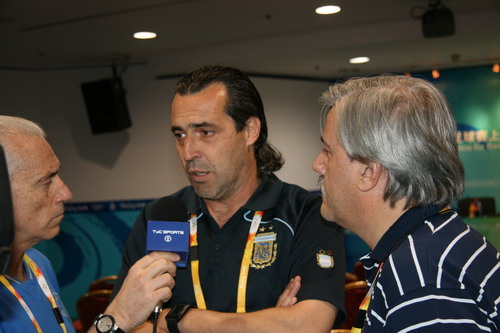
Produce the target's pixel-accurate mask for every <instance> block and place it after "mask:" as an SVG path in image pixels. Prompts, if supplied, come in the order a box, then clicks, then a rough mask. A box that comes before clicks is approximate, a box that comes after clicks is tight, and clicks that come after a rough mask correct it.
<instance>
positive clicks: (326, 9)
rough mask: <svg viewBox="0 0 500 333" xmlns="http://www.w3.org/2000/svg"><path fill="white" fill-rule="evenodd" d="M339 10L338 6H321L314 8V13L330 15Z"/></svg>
mask: <svg viewBox="0 0 500 333" xmlns="http://www.w3.org/2000/svg"><path fill="white" fill-rule="evenodd" d="M338 12H340V7H339V6H321V7H318V8H316V14H320V15H330V14H336V13H338Z"/></svg>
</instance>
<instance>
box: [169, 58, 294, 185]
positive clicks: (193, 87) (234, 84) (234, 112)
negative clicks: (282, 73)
mask: <svg viewBox="0 0 500 333" xmlns="http://www.w3.org/2000/svg"><path fill="white" fill-rule="evenodd" d="M215 83H219V84H222V85H224V87H225V88H226V91H227V93H228V100H227V101H226V113H227V114H228V115H229V116H230V117H231V118H233V120H234V122H235V125H236V131H237V132H240V131H241V130H242V129H243V128H244V127H245V126H246V122H247V120H248V119H249V118H250V117H257V118H258V119H259V120H260V135H259V137H258V138H257V141H256V142H255V145H254V151H255V159H256V160H257V172H258V174H257V176H258V177H259V178H264V179H265V178H268V177H269V176H270V175H271V174H272V173H273V172H275V171H278V170H279V169H281V167H282V166H283V164H284V159H283V156H282V155H281V153H280V152H279V151H278V150H277V149H276V148H275V147H274V146H272V145H271V144H270V143H269V142H267V122H266V115H265V114H264V105H263V104H262V99H261V97H260V94H259V92H258V91H257V88H255V85H254V84H253V83H252V81H250V79H249V78H248V76H247V75H245V74H244V73H243V72H241V71H240V70H238V69H236V68H231V67H224V66H214V65H208V66H203V67H200V68H197V69H195V70H193V71H191V72H189V73H187V74H186V75H184V76H183V77H182V78H181V79H180V80H179V82H177V86H176V89H175V92H176V94H179V95H181V96H185V95H190V94H195V93H197V92H200V91H202V90H203V89H205V88H207V87H208V86H210V85H212V84H215Z"/></svg>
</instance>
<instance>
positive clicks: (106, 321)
mask: <svg viewBox="0 0 500 333" xmlns="http://www.w3.org/2000/svg"><path fill="white" fill-rule="evenodd" d="M113 325H114V320H113V318H112V317H111V316H108V315H105V316H102V317H101V319H99V320H98V321H97V325H96V328H97V331H98V332H103V333H104V332H109V331H110V330H111V329H112V328H113Z"/></svg>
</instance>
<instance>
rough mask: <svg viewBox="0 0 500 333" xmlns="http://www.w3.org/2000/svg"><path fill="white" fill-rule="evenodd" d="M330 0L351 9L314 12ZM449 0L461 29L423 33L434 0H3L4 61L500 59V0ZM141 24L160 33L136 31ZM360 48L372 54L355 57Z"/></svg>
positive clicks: (313, 72)
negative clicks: (415, 13)
mask: <svg viewBox="0 0 500 333" xmlns="http://www.w3.org/2000/svg"><path fill="white" fill-rule="evenodd" d="M430 1H432V2H433V3H435V2H436V0H430ZM325 3H329V4H336V5H340V6H341V7H342V11H341V12H340V13H339V14H336V15H329V16H320V15H317V14H315V13H314V9H315V7H316V6H317V5H320V4H325ZM443 3H444V4H445V5H446V6H447V7H448V8H450V9H451V10H452V11H453V13H454V17H455V25H456V34H455V35H453V36H449V37H440V38H424V37H423V33H422V26H421V21H420V20H419V19H414V18H412V17H411V11H412V8H414V7H417V6H420V7H423V8H427V7H428V4H429V0H288V1H285V0H252V1H243V0H86V1H77V0H45V1H41V0H0V45H1V51H0V68H4V69H11V68H12V69H26V70H52V69H57V68H79V67H93V66H108V65H110V64H111V63H113V62H115V63H116V64H117V65H119V66H122V65H125V66H126V65H134V64H143V63H147V64H148V65H149V66H151V70H152V72H153V74H154V75H157V76H161V75H165V76H169V75H177V74H181V73H184V72H186V71H188V70H191V69H193V68H194V67H196V66H199V65H203V64H208V63H210V64H222V65H229V66H234V67H237V68H240V69H242V70H244V71H246V72H249V73H260V74H265V75H276V76H292V77H310V78H326V79H331V78H337V77H342V76H350V75H367V74H373V73H384V72H406V71H422V70H429V69H432V68H433V67H435V66H437V67H440V68H456V67H464V66H467V67H468V66H476V65H485V64H491V63H493V62H495V61H500V0H443ZM419 12H420V13H421V12H422V10H420V11H419ZM141 30H147V31H155V32H157V33H158V38H156V39H154V40H135V39H133V38H132V37H131V36H132V34H133V33H134V32H136V31H141ZM360 55H366V56H369V57H370V58H371V59H372V61H371V62H370V63H368V64H361V65H351V64H349V63H348V59H349V58H350V57H354V56H360ZM453 55H458V56H455V57H453ZM457 58H458V59H457Z"/></svg>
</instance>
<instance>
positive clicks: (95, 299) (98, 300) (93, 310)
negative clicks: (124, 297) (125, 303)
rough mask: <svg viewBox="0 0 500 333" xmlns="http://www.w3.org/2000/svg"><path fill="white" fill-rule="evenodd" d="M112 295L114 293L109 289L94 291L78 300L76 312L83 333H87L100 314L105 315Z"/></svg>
mask: <svg viewBox="0 0 500 333" xmlns="http://www.w3.org/2000/svg"><path fill="white" fill-rule="evenodd" d="M111 293H112V291H111V290H109V289H103V290H92V291H89V292H88V293H85V294H84V295H83V296H81V297H80V298H79V299H78V302H77V303H76V312H77V313H78V317H79V319H80V323H81V327H82V332H87V330H88V329H89V328H90V327H91V326H92V323H93V321H94V319H95V317H96V316H97V315H98V314H100V313H104V310H106V308H107V307H108V304H109V300H110V298H111Z"/></svg>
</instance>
